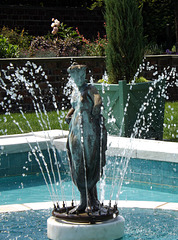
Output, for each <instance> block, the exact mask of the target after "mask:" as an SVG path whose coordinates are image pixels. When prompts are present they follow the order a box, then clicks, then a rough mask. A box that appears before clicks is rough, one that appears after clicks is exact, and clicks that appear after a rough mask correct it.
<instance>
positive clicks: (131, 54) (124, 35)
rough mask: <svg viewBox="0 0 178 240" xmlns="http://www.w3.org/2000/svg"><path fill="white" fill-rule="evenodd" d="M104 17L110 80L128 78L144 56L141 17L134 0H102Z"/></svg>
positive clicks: (132, 75) (107, 65)
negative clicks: (103, 2)
mask: <svg viewBox="0 0 178 240" xmlns="http://www.w3.org/2000/svg"><path fill="white" fill-rule="evenodd" d="M105 20H106V34H107V38H108V45H107V49H106V68H107V72H108V75H109V79H110V82H112V83H117V82H118V81H119V80H121V79H124V78H125V79H126V80H127V82H129V81H130V80H132V78H133V77H134V75H135V73H136V71H137V69H138V67H139V64H140V63H141V62H142V59H143V20H142V15H141V12H140V10H139V8H138V5H137V2H136V0H105Z"/></svg>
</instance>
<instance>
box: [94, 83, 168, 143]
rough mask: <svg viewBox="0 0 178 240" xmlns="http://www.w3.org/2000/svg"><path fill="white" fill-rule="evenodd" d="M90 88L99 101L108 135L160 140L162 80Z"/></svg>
mask: <svg viewBox="0 0 178 240" xmlns="http://www.w3.org/2000/svg"><path fill="white" fill-rule="evenodd" d="M94 85H95V87H96V88H97V89H98V91H99V93H100V95H101V96H102V98H103V105H104V110H103V111H104V112H103V116H104V117H105V125H106V128H107V131H108V132H109V133H110V134H111V135H117V136H121V137H136V138H146V139H151V138H154V139H157V140H162V138H163V123H164V107H165V81H164V80H159V81H157V80H156V81H154V82H152V81H150V82H146V83H145V82H144V83H135V84H127V83H126V81H124V80H123V81H119V83H118V84H94Z"/></svg>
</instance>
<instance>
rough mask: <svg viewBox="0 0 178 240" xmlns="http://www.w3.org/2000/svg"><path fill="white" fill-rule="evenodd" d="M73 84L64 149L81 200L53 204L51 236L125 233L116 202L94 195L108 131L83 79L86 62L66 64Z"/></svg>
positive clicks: (93, 93)
mask: <svg viewBox="0 0 178 240" xmlns="http://www.w3.org/2000/svg"><path fill="white" fill-rule="evenodd" d="M68 72H69V74H70V76H71V78H72V79H73V80H74V82H75V84H76V88H75V90H74V92H73V94H72V98H71V105H72V108H71V109H70V110H69V112H68V114H67V116H66V121H67V122H68V123H69V136H68V141H67V153H68V159H69V165H70V170H71V175H72V180H73V182H74V183H75V185H76V186H77V188H78V190H79V192H80V204H79V205H78V206H74V204H73V200H72V199H71V206H70V207H69V206H65V204H63V206H62V208H60V206H59V204H58V203H56V204H55V205H54V210H53V212H52V215H53V216H52V217H50V218H49V219H48V221H47V231H48V238H50V239H56V240H57V239H63V240H70V239H86V240H89V239H96V240H99V239H102V240H103V239H107V240H110V239H111V240H112V239H116V238H120V237H122V236H123V235H124V218H123V217H122V216H120V215H119V211H118V209H117V204H115V205H114V206H113V207H111V204H109V205H108V206H107V205H104V204H103V203H100V201H99V200H98V196H97V188H96V183H97V182H98V181H99V179H100V178H101V177H102V173H103V166H104V165H105V162H106V160H105V151H106V148H107V132H106V128H105V126H104V119H103V116H102V100H101V97H100V95H99V93H98V91H97V90H96V88H95V87H94V86H92V85H89V84H87V83H86V66H85V65H78V64H77V63H73V64H72V65H71V67H69V68H68Z"/></svg>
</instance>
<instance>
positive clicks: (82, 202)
mask: <svg viewBox="0 0 178 240" xmlns="http://www.w3.org/2000/svg"><path fill="white" fill-rule="evenodd" d="M79 191H80V204H79V205H78V206H76V207H75V208H73V209H72V210H71V211H70V213H73V214H76V213H83V212H85V209H86V207H87V199H86V191H85V190H79Z"/></svg>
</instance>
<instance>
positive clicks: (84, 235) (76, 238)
mask: <svg viewBox="0 0 178 240" xmlns="http://www.w3.org/2000/svg"><path fill="white" fill-rule="evenodd" d="M124 223H125V220H124V218H123V217H122V216H119V215H118V216H117V217H116V218H114V219H112V220H108V221H105V222H102V223H96V224H79V223H78V224H77V223H69V222H64V221H61V220H60V219H57V218H55V217H50V218H48V220H47V234H48V238H49V239H52V240H84V239H85V240H114V239H118V238H121V237H122V236H123V235H124Z"/></svg>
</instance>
